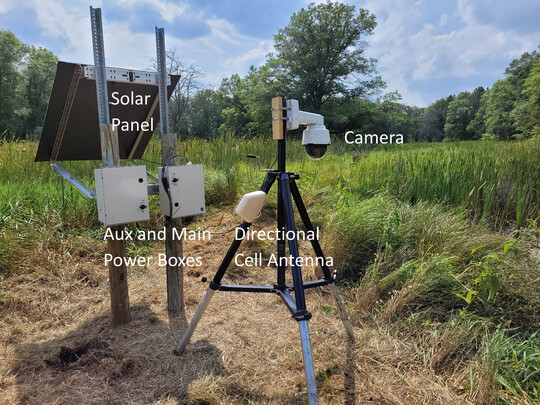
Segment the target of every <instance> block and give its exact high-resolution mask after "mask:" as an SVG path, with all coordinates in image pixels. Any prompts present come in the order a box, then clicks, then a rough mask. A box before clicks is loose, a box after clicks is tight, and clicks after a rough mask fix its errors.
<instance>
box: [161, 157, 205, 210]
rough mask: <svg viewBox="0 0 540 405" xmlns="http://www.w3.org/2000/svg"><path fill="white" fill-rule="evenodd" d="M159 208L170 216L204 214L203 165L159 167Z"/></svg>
mask: <svg viewBox="0 0 540 405" xmlns="http://www.w3.org/2000/svg"><path fill="white" fill-rule="evenodd" d="M158 179H159V208H160V211H161V213H162V214H163V215H165V216H167V217H170V218H180V217H189V216H192V215H197V214H204V212H205V206H204V176H203V165H192V164H187V165H182V166H165V167H158Z"/></svg>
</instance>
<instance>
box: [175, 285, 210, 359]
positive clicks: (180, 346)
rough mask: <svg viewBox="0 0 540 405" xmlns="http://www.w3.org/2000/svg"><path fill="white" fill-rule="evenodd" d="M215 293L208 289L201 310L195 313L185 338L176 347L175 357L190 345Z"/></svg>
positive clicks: (198, 309) (200, 305)
mask: <svg viewBox="0 0 540 405" xmlns="http://www.w3.org/2000/svg"><path fill="white" fill-rule="evenodd" d="M214 293H215V290H212V289H211V288H210V287H208V290H206V295H205V296H204V298H203V300H202V301H201V303H200V304H199V308H197V312H195V315H193V319H192V320H191V322H190V323H189V326H188V328H187V329H186V331H185V332H184V336H182V340H180V343H178V346H176V348H175V349H174V350H173V354H174V355H175V356H178V355H180V353H182V352H183V351H184V349H185V348H186V346H187V345H188V343H189V341H190V340H191V336H192V335H193V332H195V328H196V327H197V324H198V323H199V321H200V320H201V318H202V316H203V314H204V311H206V308H208V304H210V299H211V298H212V295H214Z"/></svg>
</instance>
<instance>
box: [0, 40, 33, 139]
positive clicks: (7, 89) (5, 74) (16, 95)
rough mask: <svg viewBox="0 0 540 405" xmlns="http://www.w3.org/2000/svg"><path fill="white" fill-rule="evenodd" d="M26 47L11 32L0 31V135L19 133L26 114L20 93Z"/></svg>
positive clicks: (23, 99)
mask: <svg viewBox="0 0 540 405" xmlns="http://www.w3.org/2000/svg"><path fill="white" fill-rule="evenodd" d="M27 51H28V47H27V46H26V45H25V44H23V43H22V42H21V41H19V40H18V39H17V37H16V36H15V35H14V34H13V33H12V32H11V31H0V95H1V97H0V134H1V133H2V132H4V131H5V130H8V132H11V133H20V131H21V129H22V127H23V125H22V122H23V121H24V119H25V116H26V114H27V107H26V105H25V104H26V103H25V98H24V96H23V94H21V91H20V84H21V81H22V77H23V76H22V69H23V58H24V56H25V54H26V52H27Z"/></svg>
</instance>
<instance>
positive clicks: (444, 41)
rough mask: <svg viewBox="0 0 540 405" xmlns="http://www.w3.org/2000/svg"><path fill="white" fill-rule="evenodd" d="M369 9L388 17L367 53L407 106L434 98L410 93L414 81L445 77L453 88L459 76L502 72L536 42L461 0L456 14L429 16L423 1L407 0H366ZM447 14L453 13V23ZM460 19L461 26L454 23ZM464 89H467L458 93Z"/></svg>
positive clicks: (526, 34) (535, 36)
mask: <svg viewBox="0 0 540 405" xmlns="http://www.w3.org/2000/svg"><path fill="white" fill-rule="evenodd" d="M366 8H368V9H369V10H370V11H371V12H373V13H374V14H375V15H376V16H381V15H387V16H388V17H387V18H386V19H382V18H378V27H377V28H376V30H375V32H374V35H373V36H372V37H371V38H370V39H369V40H368V41H369V43H370V44H371V48H370V50H369V54H370V55H373V56H374V57H376V58H378V59H379V70H380V72H381V74H382V75H383V79H384V80H386V81H387V83H388V90H390V91H391V90H395V89H397V90H398V91H399V92H400V93H401V94H402V95H403V100H404V101H405V102H406V103H408V104H416V105H423V106H425V105H427V104H429V103H431V102H433V101H435V100H431V99H425V98H424V97H423V96H422V94H421V93H420V92H414V91H412V90H411V88H412V86H414V83H413V81H430V80H433V81H435V80H437V83H441V80H443V81H444V80H445V79H447V80H448V87H451V86H452V82H453V81H455V79H460V78H468V77H472V76H474V75H484V76H488V75H491V76H493V75H501V74H502V71H501V69H500V67H499V64H498V63H497V62H498V61H500V60H507V62H506V64H508V62H509V61H510V60H511V59H512V58H515V57H519V56H520V55H521V54H522V53H523V52H525V51H530V50H532V49H535V47H536V46H537V45H538V43H537V42H538V38H539V36H538V35H531V34H530V33H518V32H516V31H508V30H502V29H501V28H500V27H498V26H497V25H495V24H489V23H486V22H481V21H479V19H478V18H477V17H476V14H475V12H476V9H475V8H474V6H472V3H471V2H469V1H467V0H458V1H457V15H454V16H448V15H447V14H446V13H443V14H441V15H431V16H430V15H428V14H427V9H426V8H425V5H424V4H422V2H416V3H414V5H413V6H411V2H410V1H405V0H398V1H393V2H392V4H389V2H376V1H375V0H368V2H367V4H366ZM449 17H454V23H453V24H451V23H450V19H449ZM456 17H459V18H456ZM459 20H460V22H461V25H460V24H457V23H456V21H459ZM430 21H432V22H430ZM537 32H540V31H537ZM461 90H466V89H457V90H456V91H455V92H456V93H457V92H459V91H461Z"/></svg>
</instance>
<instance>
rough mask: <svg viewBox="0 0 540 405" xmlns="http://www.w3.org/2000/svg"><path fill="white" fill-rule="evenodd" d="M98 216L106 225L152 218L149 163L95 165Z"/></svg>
mask: <svg viewBox="0 0 540 405" xmlns="http://www.w3.org/2000/svg"><path fill="white" fill-rule="evenodd" d="M94 175H95V179H96V199H97V205H98V217H99V220H100V221H101V222H103V223H104V224H105V225H107V226H110V225H119V224H127V223H130V222H140V221H148V219H149V218H150V215H149V209H148V187H147V182H146V166H122V167H103V168H101V169H95V170H94Z"/></svg>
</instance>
